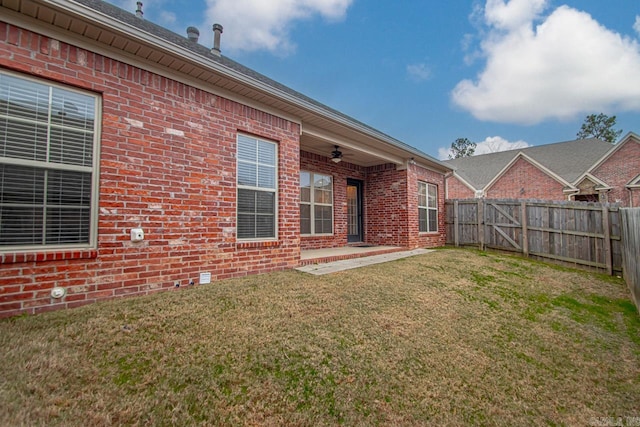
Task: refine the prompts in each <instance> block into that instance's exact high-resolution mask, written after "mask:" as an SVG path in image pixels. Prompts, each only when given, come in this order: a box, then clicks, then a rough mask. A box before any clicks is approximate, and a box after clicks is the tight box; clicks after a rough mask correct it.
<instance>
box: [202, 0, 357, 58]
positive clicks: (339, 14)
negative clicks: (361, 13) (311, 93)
mask: <svg viewBox="0 0 640 427" xmlns="http://www.w3.org/2000/svg"><path fill="white" fill-rule="evenodd" d="M352 1H353V0H269V1H264V0H207V1H206V3H207V11H206V12H205V18H206V22H207V23H208V24H207V25H205V27H208V28H211V24H213V23H219V24H221V25H222V26H223V27H224V32H223V36H222V49H223V50H225V49H227V50H244V51H255V50H268V51H271V52H274V53H278V54H280V55H286V54H288V53H290V52H292V51H293V50H295V44H294V43H293V42H292V41H291V40H290V38H289V33H290V31H291V28H292V25H293V24H294V23H295V22H296V21H299V20H302V19H309V18H312V17H314V16H316V15H319V16H320V17H322V18H324V19H326V20H329V21H339V20H341V19H344V17H345V16H346V13H347V9H348V7H349V6H350V4H351V3H352Z"/></svg>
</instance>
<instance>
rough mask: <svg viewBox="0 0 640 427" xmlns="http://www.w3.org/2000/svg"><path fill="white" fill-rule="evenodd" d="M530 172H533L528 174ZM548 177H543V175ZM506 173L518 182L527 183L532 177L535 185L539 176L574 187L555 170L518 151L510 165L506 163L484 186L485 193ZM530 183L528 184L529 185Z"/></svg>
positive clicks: (563, 185)
mask: <svg viewBox="0 0 640 427" xmlns="http://www.w3.org/2000/svg"><path fill="white" fill-rule="evenodd" d="M528 174H531V175H530V176H528ZM541 174H542V175H545V176H546V177H543V176H542V175H541ZM505 175H511V176H512V178H516V179H517V181H518V182H521V183H522V184H525V183H526V181H527V179H528V178H529V179H531V178H533V179H532V183H533V184H534V185H535V178H534V177H536V176H537V178H538V181H540V180H541V179H542V180H545V181H546V180H547V178H548V179H551V180H553V181H556V182H557V183H558V184H559V185H561V186H562V187H573V186H572V185H571V184H569V183H568V182H567V181H565V180H564V179H562V178H561V177H560V176H558V175H556V174H555V173H554V172H553V171H551V170H549V169H547V168H546V167H544V166H543V165H541V164H540V163H538V162H536V161H535V160H534V159H532V158H530V157H529V156H527V155H526V154H523V153H518V154H517V155H516V157H514V158H513V160H512V161H511V162H509V164H508V165H506V166H505V167H504V168H503V169H502V170H501V171H500V173H498V174H497V175H496V176H495V177H494V179H492V180H491V182H489V183H488V184H487V185H486V187H485V188H484V191H485V193H486V192H488V191H489V190H490V189H491V188H492V187H493V186H494V185H495V184H496V183H497V182H498V181H500V180H501V179H503V177H504V176H505ZM528 186H529V185H527V187H528Z"/></svg>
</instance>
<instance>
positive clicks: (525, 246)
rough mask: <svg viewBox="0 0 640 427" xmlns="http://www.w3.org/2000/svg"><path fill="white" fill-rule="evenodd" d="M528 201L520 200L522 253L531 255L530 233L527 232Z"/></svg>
mask: <svg viewBox="0 0 640 427" xmlns="http://www.w3.org/2000/svg"><path fill="white" fill-rule="evenodd" d="M527 221H528V219H527V202H525V201H524V200H523V201H522V202H520V223H521V224H522V253H523V254H524V256H529V234H528V232H527Z"/></svg>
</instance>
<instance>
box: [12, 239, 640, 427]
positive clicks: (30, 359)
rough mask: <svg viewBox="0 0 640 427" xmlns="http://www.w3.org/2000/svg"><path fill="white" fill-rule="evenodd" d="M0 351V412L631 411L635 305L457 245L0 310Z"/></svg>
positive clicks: (271, 420) (537, 419)
mask: <svg viewBox="0 0 640 427" xmlns="http://www.w3.org/2000/svg"><path fill="white" fill-rule="evenodd" d="M0 356H1V357H2V364H0V425H3V426H5V425H6V426H13V425H47V426H51V425H64V426H75V425H77V426H88V425H92V426H100V425H122V424H125V425H234V426H235V425H296V426H298V425H299V426H312V425H313V426H315V425H336V424H345V425H385V426H386V425H427V424H432V425H465V424H489V425H545V424H548V425H589V424H596V423H599V422H600V423H602V422H606V421H607V420H606V419H604V418H603V417H615V418H616V420H617V417H622V420H623V421H625V418H624V417H638V416H640V317H639V316H638V313H637V311H636V308H635V307H634V306H633V304H632V303H631V301H630V299H629V294H628V291H627V289H626V287H625V284H624V282H623V281H622V280H621V279H618V278H611V277H607V276H602V275H595V274H591V273H586V272H583V271H578V270H571V269H566V268H560V267H555V266H549V265H545V264H542V263H537V262H531V261H528V260H523V259H520V258H514V257H509V256H504V255H497V254H485V253H479V252H475V251H465V250H455V249H443V250H438V251H436V252H433V253H429V254H426V255H421V256H416V257H411V258H406V259H403V260H399V261H394V262H389V263H385V264H379V265H375V266H371V267H365V268H360V269H355V270H349V271H345V272H342V273H336V274H331V275H326V276H319V277H316V276H311V275H306V274H303V273H299V272H296V271H287V272H282V273H274V274H267V275H260V276H250V277H246V278H242V279H234V280H225V281H222V282H217V283H213V284H210V285H203V286H198V287H195V288H190V289H181V290H176V291H171V292H163V293H159V294H155V295H152V296H148V297H138V298H128V299H120V300H116V301H109V302H105V303H99V304H94V305H91V306H86V307H82V308H79V309H75V310H68V311H59V312H54V313H46V314H42V315H38V316H33V317H19V318H13V319H6V320H3V321H0ZM638 420H640V418H639V419H638Z"/></svg>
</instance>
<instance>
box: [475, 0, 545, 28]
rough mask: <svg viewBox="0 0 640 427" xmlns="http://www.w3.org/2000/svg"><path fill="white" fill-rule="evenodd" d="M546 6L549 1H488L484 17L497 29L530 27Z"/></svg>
mask: <svg viewBox="0 0 640 427" xmlns="http://www.w3.org/2000/svg"><path fill="white" fill-rule="evenodd" d="M546 5H547V0H510V1H509V0H508V1H507V2H505V1H504V0H487V5H486V6H485V8H484V17H485V20H486V22H487V24H489V25H492V26H494V27H495V28H500V29H505V30H513V29H518V28H521V27H522V26H527V25H529V24H530V23H531V21H533V20H534V19H535V18H537V17H538V16H539V15H540V13H542V11H543V10H544V9H545V7H546Z"/></svg>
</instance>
